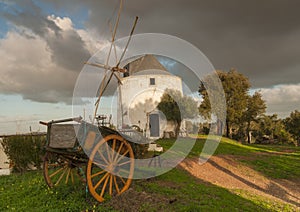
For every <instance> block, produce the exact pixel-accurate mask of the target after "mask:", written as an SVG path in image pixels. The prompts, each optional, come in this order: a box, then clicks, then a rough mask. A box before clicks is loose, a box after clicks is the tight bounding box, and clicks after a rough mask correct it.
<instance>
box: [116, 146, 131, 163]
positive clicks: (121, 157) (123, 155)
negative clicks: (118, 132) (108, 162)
mask: <svg viewBox="0 0 300 212" xmlns="http://www.w3.org/2000/svg"><path fill="white" fill-rule="evenodd" d="M128 152H129V150H128V149H127V150H126V151H125V152H124V153H123V154H122V155H121V156H120V157H119V158H118V159H117V161H116V162H117V163H118V162H120V160H122V159H123V158H124V157H125V155H126V154H127V153H128Z"/></svg>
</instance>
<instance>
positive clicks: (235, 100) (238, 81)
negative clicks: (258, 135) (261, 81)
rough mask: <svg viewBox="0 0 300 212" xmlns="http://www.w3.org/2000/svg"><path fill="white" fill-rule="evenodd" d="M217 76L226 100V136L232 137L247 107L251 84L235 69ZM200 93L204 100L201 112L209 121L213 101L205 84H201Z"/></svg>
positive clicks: (219, 72) (200, 108) (218, 72)
mask: <svg viewBox="0 0 300 212" xmlns="http://www.w3.org/2000/svg"><path fill="white" fill-rule="evenodd" d="M217 74H218V76H219V78H220V80H221V82H222V86H223V89H224V92H225V98H226V106H227V108H226V136H227V137H232V126H233V124H237V125H239V123H240V122H241V121H242V118H243V114H244V112H245V110H246V107H247V100H248V91H249V88H250V82H249V80H248V78H246V77H245V76H244V75H242V74H240V73H238V72H237V71H236V70H235V69H231V70H230V71H229V72H223V71H217ZM199 93H200V95H201V96H202V98H203V101H202V102H201V104H200V107H199V112H200V114H201V115H202V116H203V117H204V118H206V119H208V118H209V117H210V116H211V105H210V101H211V100H210V99H209V97H208V93H207V89H206V87H205V83H203V82H201V84H200V88H199Z"/></svg>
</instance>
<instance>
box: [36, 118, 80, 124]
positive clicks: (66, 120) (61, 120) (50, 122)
mask: <svg viewBox="0 0 300 212" xmlns="http://www.w3.org/2000/svg"><path fill="white" fill-rule="evenodd" d="M81 120H82V117H81V116H78V117H75V118H68V119H59V120H52V121H49V122H44V121H40V124H42V125H46V126H49V125H51V124H55V123H61V122H68V121H76V122H80V121H81Z"/></svg>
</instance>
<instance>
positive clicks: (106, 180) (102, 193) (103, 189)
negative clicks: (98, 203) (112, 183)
mask: <svg viewBox="0 0 300 212" xmlns="http://www.w3.org/2000/svg"><path fill="white" fill-rule="evenodd" d="M109 176H110V175H109V174H108V175H107V177H106V179H105V182H104V184H103V186H102V190H101V194H100V196H101V197H103V195H104V192H105V189H106V185H107V182H108V179H109Z"/></svg>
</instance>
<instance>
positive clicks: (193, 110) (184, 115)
mask: <svg viewBox="0 0 300 212" xmlns="http://www.w3.org/2000/svg"><path fill="white" fill-rule="evenodd" d="M157 108H158V109H159V110H160V111H162V112H163V113H164V115H165V116H166V119H167V120H168V121H174V122H175V123H176V127H175V134H176V136H178V134H179V130H180V126H181V121H182V120H183V119H192V118H195V117H196V116H197V115H198V108H197V102H196V101H195V100H194V99H193V98H192V97H189V96H184V95H182V94H181V93H180V92H179V91H177V90H172V89H166V90H165V92H164V94H163V96H162V97H161V100H160V103H159V104H158V106H157Z"/></svg>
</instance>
